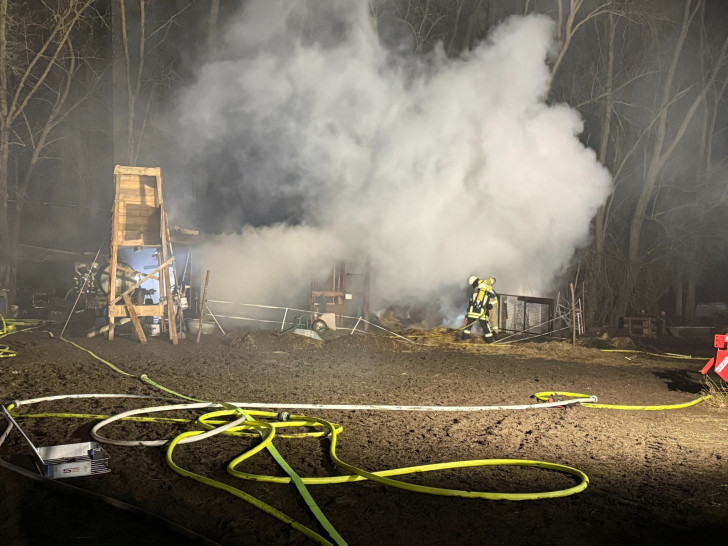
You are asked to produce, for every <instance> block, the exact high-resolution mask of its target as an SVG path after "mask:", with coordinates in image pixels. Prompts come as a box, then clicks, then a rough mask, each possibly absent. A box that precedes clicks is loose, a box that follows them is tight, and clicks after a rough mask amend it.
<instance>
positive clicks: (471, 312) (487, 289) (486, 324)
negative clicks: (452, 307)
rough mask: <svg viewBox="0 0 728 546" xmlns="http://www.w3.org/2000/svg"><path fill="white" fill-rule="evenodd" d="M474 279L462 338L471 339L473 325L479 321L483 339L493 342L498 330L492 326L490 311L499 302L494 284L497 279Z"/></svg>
mask: <svg viewBox="0 0 728 546" xmlns="http://www.w3.org/2000/svg"><path fill="white" fill-rule="evenodd" d="M474 279H475V280H474V281H473V283H472V285H471V286H472V287H473V293H472V294H471V295H470V301H469V303H468V311H467V312H466V313H465V328H464V329H463V334H462V338H463V339H470V335H471V327H472V325H473V324H475V323H476V322H479V323H480V327H481V329H482V330H483V340H484V341H485V342H486V343H493V341H495V337H494V336H493V332H494V331H497V328H491V326H490V321H489V320H488V311H490V310H491V309H493V306H494V304H496V303H497V302H498V295H497V294H496V293H495V290H493V284H492V283H493V282H494V281H495V279H488V280H481V279H478V278H477V277H474ZM469 280H470V279H469Z"/></svg>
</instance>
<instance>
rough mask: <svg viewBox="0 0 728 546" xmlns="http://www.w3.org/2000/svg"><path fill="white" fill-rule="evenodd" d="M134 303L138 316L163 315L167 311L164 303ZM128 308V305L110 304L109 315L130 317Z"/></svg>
mask: <svg viewBox="0 0 728 546" xmlns="http://www.w3.org/2000/svg"><path fill="white" fill-rule="evenodd" d="M132 305H133V306H134V312H135V313H136V314H137V316H138V317H163V316H164V313H165V305H164V304H162V303H155V304H154V305H134V304H132ZM126 308H127V306H126V305H110V306H109V316H110V317H128V316H129V313H128V312H127V309H126ZM119 324H121V322H120V323H119Z"/></svg>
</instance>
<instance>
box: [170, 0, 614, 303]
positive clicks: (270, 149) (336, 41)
mask: <svg viewBox="0 0 728 546" xmlns="http://www.w3.org/2000/svg"><path fill="white" fill-rule="evenodd" d="M552 33H553V23H552V22H551V21H550V20H549V19H548V18H546V17H544V16H528V17H525V18H524V17H516V18H511V19H508V20H507V21H506V22H505V23H503V24H502V25H500V26H499V27H498V28H497V29H495V30H494V31H493V32H492V33H491V34H490V36H489V38H488V40H487V41H486V42H483V43H482V44H481V45H479V46H478V47H477V48H475V49H474V50H473V51H471V52H469V53H467V54H465V55H463V56H462V57H461V58H458V59H448V58H447V57H446V56H445V55H444V54H443V53H442V51H441V50H437V51H435V52H434V53H433V54H430V55H429V56H428V57H427V58H421V59H419V60H417V61H415V60H413V59H411V58H410V59H403V58H401V57H398V56H397V55H395V54H393V53H391V52H388V51H387V50H386V49H385V47H384V46H383V45H382V44H381V43H380V41H379V39H378V37H377V34H376V32H375V31H374V29H373V28H372V25H371V22H370V20H369V17H368V3H367V2H348V1H340V2H336V1H328V2H303V1H299V2H291V1H269V0H266V1H260V2H253V3H251V4H250V5H249V7H248V8H247V9H246V10H245V12H244V13H243V14H241V17H240V20H239V21H238V22H236V23H235V24H234V25H233V27H232V29H231V31H230V33H229V34H228V35H227V37H226V40H225V45H224V47H223V52H222V54H221V56H220V57H219V58H221V59H224V60H219V61H216V62H211V63H209V64H206V65H205V66H203V67H201V69H200V71H199V79H198V83H197V84H195V85H193V86H191V87H190V88H188V89H187V90H186V92H185V94H184V96H183V100H182V112H181V113H180V116H179V117H180V120H181V124H182V134H187V135H194V140H193V139H190V141H189V142H188V146H189V148H188V149H189V151H190V156H191V157H192V158H193V159H194V160H197V161H201V160H202V159H203V157H204V155H205V154H213V155H214V154H219V151H220V150H226V151H227V157H226V161H235V162H238V166H237V167H238V168H237V172H239V173H241V174H240V176H239V177H238V178H239V179H233V180H231V179H228V178H227V177H226V176H225V175H223V174H221V175H220V177H219V179H218V180H214V176H213V177H212V178H213V180H214V183H216V184H221V185H229V186H232V185H235V184H241V185H246V186H247V187H248V188H251V187H252V188H254V189H255V191H254V192H253V193H254V195H255V196H256V203H253V204H252V205H253V206H256V204H257V205H258V206H259V209H258V210H259V211H262V212H264V213H265V214H267V215H268V217H269V218H270V219H271V222H275V225H270V226H269V227H265V226H263V227H260V224H261V223H264V221H263V222H261V221H260V218H258V219H257V220H256V222H254V223H257V224H258V225H259V227H251V226H248V227H244V225H243V224H245V223H250V222H251V220H249V219H246V218H244V217H242V218H241V215H240V214H236V215H233V216H234V217H231V218H230V220H229V222H228V223H226V224H225V227H226V229H227V230H228V232H229V233H230V234H229V235H224V236H219V237H217V238H215V240H214V241H212V242H210V243H209V244H207V245H206V246H205V247H204V248H203V249H202V251H201V258H200V259H201V264H200V265H201V267H202V268H203V269H210V270H211V271H212V277H211V286H210V291H211V293H212V294H213V297H223V298H225V299H230V300H233V301H238V302H247V303H270V304H289V305H292V304H294V303H295V302H294V301H293V298H294V297H295V294H296V292H298V291H301V292H305V290H306V289H307V288H309V283H310V280H311V278H312V276H313V275H316V274H318V273H322V272H326V271H329V270H330V269H331V268H332V266H333V264H334V263H335V262H336V261H337V260H341V259H345V260H348V261H349V262H353V261H358V262H359V263H362V262H363V261H364V257H365V256H369V257H370V258H371V264H372V272H373V275H372V297H373V300H374V302H375V308H377V307H378V308H381V306H382V305H384V304H386V303H388V302H392V303H394V302H396V301H398V302H402V301H404V302H413V301H421V300H433V299H434V300H444V301H443V305H444V306H445V307H447V306H448V305H452V304H453V302H452V301H450V299H451V298H450V295H451V294H453V293H457V294H458V295H459V296H460V297H462V292H463V290H464V288H465V283H466V279H467V278H468V276H469V275H471V274H476V275H480V276H482V277H488V276H495V277H497V279H498V284H497V286H496V288H497V289H499V290H500V291H501V292H509V293H522V292H525V293H528V294H535V295H547V294H548V293H547V290H548V289H549V283H550V282H552V281H553V278H554V276H555V275H557V274H558V273H559V272H560V271H561V270H562V269H563V268H564V266H565V265H567V264H568V262H569V260H570V259H571V257H572V255H573V253H574V250H575V249H576V248H577V247H579V246H580V245H583V244H584V243H585V242H586V241H587V239H588V231H589V222H590V220H591V218H592V217H593V215H594V213H595V211H596V209H597V208H598V206H599V205H600V204H601V203H602V201H603V199H604V198H605V197H606V195H607V192H608V186H609V174H608V173H607V171H606V170H604V169H603V168H602V167H601V166H600V165H599V164H598V162H597V161H596V158H595V154H594V153H593V151H591V150H589V149H586V148H585V147H584V146H583V145H582V144H581V143H580V142H579V139H578V135H579V133H580V132H581V130H582V122H581V120H580V118H579V115H578V113H577V112H576V111H575V110H572V109H570V108H568V107H567V106H565V105H560V106H547V105H546V104H545V103H544V102H543V100H542V98H543V94H544V93H545V89H546V86H547V82H548V78H549V70H548V67H547V64H546V58H547V55H548V53H549V51H550V49H551V48H552V46H553V36H552ZM210 168H213V169H214V167H212V166H210ZM213 173H214V170H213ZM248 193H249V194H251V195H252V194H253V193H251V192H248ZM281 211H284V212H285V216H286V217H285V218H282V217H281ZM454 287H455V288H456V289H457V290H454ZM377 302H378V305H377ZM459 305H460V303H458V306H459Z"/></svg>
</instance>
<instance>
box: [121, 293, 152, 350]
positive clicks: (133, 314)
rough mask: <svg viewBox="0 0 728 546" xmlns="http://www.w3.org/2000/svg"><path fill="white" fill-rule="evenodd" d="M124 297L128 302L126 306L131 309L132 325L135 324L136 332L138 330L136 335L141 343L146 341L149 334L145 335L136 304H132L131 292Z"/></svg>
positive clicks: (125, 301)
mask: <svg viewBox="0 0 728 546" xmlns="http://www.w3.org/2000/svg"><path fill="white" fill-rule="evenodd" d="M122 297H123V298H124V303H125V304H126V308H127V309H128V311H129V318H130V319H131V324H132V326H134V332H136V335H137V337H138V338H139V341H140V342H141V343H146V342H147V336H145V335H144V329H143V328H142V325H141V323H140V322H139V317H138V316H137V314H136V311H134V304H132V302H131V298H130V297H129V294H124V295H123V296H122Z"/></svg>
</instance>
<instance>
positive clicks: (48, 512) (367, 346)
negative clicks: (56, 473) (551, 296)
mask: <svg viewBox="0 0 728 546" xmlns="http://www.w3.org/2000/svg"><path fill="white" fill-rule="evenodd" d="M58 330H59V328H58V327H50V328H49V327H47V326H44V327H41V328H37V329H35V330H33V331H32V332H20V333H16V334H13V335H11V336H8V337H6V338H4V339H3V340H0V343H3V344H7V345H9V346H10V347H11V348H12V349H14V350H16V351H17V353H18V356H16V357H14V358H3V359H0V377H1V378H2V379H1V380H0V395H1V399H2V402H3V404H5V405H6V406H7V405H8V404H10V403H11V402H13V401H15V400H27V399H32V398H38V397H45V396H52V395H64V394H81V393H90V394H113V393H117V394H134V395H149V396H165V395H164V394H162V393H161V391H159V390H156V389H154V388H153V387H151V386H149V385H148V384H146V383H144V382H142V381H141V380H140V379H139V376H140V375H142V374H146V375H147V376H148V377H149V378H151V379H152V380H154V381H155V382H157V383H159V384H161V385H164V386H165V387H166V388H169V389H172V390H174V391H176V392H178V393H184V394H185V395H187V396H191V397H195V398H198V399H202V400H210V401H229V402H250V403H257V404H263V403H274V404H281V406H280V408H279V409H280V410H285V409H287V408H286V407H285V406H283V404H297V403H298V404H304V403H305V404H397V405H438V406H484V405H514V404H536V400H535V399H534V398H533V395H534V393H536V392H540V391H571V392H577V393H584V394H593V395H596V396H598V398H599V402H601V403H607V404H629V405H635V404H636V405H664V404H679V403H684V402H688V401H691V400H694V399H696V398H697V397H698V396H700V393H701V392H702V391H703V389H704V388H705V385H704V383H703V377H702V376H701V375H700V369H701V368H702V366H703V363H704V361H705V360H703V359H702V358H701V359H699V360H686V359H674V358H661V357H656V356H650V355H647V354H643V353H623V352H605V351H603V350H600V348H598V347H593V348H586V347H572V346H571V345H570V344H568V343H565V342H549V343H539V344H534V343H530V344H510V345H509V344H505V345H502V346H486V345H484V344H482V343H480V342H460V341H457V339H456V335H455V334H453V333H451V332H450V333H449V332H448V331H445V330H436V331H430V332H410V334H413V335H412V339H414V340H415V341H416V342H417V344H409V343H405V342H402V341H401V340H399V339H397V338H393V337H390V336H387V335H365V334H355V335H341V334H340V333H339V335H337V333H335V332H327V333H325V334H324V341H323V342H321V341H317V340H313V339H310V338H307V337H303V336H298V335H295V334H292V333H289V334H285V335H276V334H275V332H271V331H257V332H246V331H233V332H231V333H228V335H227V336H226V337H223V336H222V335H221V334H219V333H216V334H212V335H205V336H203V337H202V340H201V343H200V344H199V345H198V344H195V343H193V342H192V341H191V340H189V339H188V340H183V341H181V342H180V343H179V345H177V346H173V345H171V344H170V343H169V342H168V340H166V339H164V338H152V339H150V340H149V343H148V344H147V345H145V346H143V345H141V344H139V343H138V342H135V341H133V340H131V339H130V338H129V337H128V336H124V335H121V336H118V337H117V339H116V340H114V341H113V342H110V341H108V340H106V339H103V338H92V339H89V338H86V337H84V336H83V333H82V332H74V331H71V332H70V335H67V336H66V337H67V338H69V339H70V340H71V341H74V342H77V343H78V344H80V345H82V346H83V347H85V348H87V349H89V350H91V351H94V352H95V353H96V354H97V355H98V356H100V357H101V358H103V359H105V360H106V361H107V362H108V364H113V365H114V366H116V367H117V368H118V369H119V370H121V371H124V372H126V373H128V374H131V375H123V374H122V373H119V372H118V371H116V370H115V369H113V368H112V367H111V366H109V365H108V364H106V363H102V362H100V361H99V360H97V359H94V358H93V357H92V356H91V355H89V354H88V353H86V352H84V351H82V350H80V349H79V348H77V347H74V346H72V345H71V344H68V343H65V342H63V341H61V340H59V339H58V337H57V334H58ZM49 331H50V332H54V333H55V334H56V337H51V336H50V335H49V333H48V332H49ZM597 341H599V340H597ZM593 345H599V343H593ZM601 346H602V348H609V347H614V346H615V344H614V343H613V340H609V341H603V342H601ZM670 348H671V349H673V350H676V351H679V352H681V353H683V354H692V355H694V356H697V357H705V359H707V358H708V357H710V356H712V350H713V349H712V343H711V341H710V340H708V341H707V342H704V343H701V344H697V345H692V346H688V345H685V344H680V343H677V344H675V343H673V344H672V346H671V347H670ZM648 349H649V348H648ZM655 350H660V347H657V348H656V349H655ZM160 403H163V402H160V401H156V400H146V399H118V398H117V399H108V398H101V397H92V398H90V399H72V400H60V401H54V402H43V403H39V404H35V405H32V406H21V407H20V409H19V410H18V412H19V414H20V415H21V416H20V417H18V421H19V424H20V426H21V427H22V428H23V430H24V431H25V432H26V433H27V434H28V435H29V436H30V438H31V439H32V441H33V443H34V444H35V445H37V446H49V445H60V444H68V443H75V442H85V441H90V440H91V436H90V434H89V433H90V429H91V427H92V425H93V424H95V423H96V422H98V419H93V418H88V417H86V418H48V417H45V418H30V417H23V416H22V415H27V414H29V413H37V412H73V413H84V414H89V413H90V414H101V415H111V414H115V413H119V412H121V411H124V410H126V409H131V408H136V407H146V406H154V405H159V404H160ZM288 411H292V412H295V413H303V414H306V415H312V416H316V417H321V418H324V419H327V420H330V421H332V422H335V423H338V424H340V425H342V426H343V432H342V433H341V434H340V435H339V436H338V442H337V446H336V448H337V454H338V456H339V457H340V459H342V460H343V461H345V462H347V463H349V464H352V465H354V466H357V467H359V468H363V469H366V470H370V471H374V470H384V469H390V468H398V467H404V466H414V465H420V464H426V463H435V462H446V461H463V460H470V459H489V458H498V459H529V460H537V461H548V462H553V463H560V464H564V465H568V466H571V467H574V468H577V469H579V470H581V471H583V472H584V473H586V474H587V475H588V477H589V481H590V482H589V486H588V487H587V488H586V490H584V491H583V492H581V493H577V494H575V495H571V496H567V497H563V498H556V499H547V500H529V501H520V502H515V501H502V500H501V501H494V500H484V499H478V498H460V497H448V496H436V495H428V494H422V493H416V492H410V491H405V490H402V489H396V488H392V487H387V486H385V485H381V484H377V483H372V482H368V481H360V482H354V483H342V484H329V485H310V486H309V490H310V491H311V494H312V495H313V497H314V498H315V500H316V502H317V503H318V505H319V506H320V508H321V509H322V511H323V513H324V514H325V515H326V516H327V518H328V519H329V520H330V521H331V523H332V524H333V526H334V527H335V528H336V529H337V531H338V532H339V533H340V534H341V536H342V537H343V538H344V540H346V541H347V542H348V543H349V544H351V545H373V544H376V545H402V544H427V545H448V546H450V545H471V544H472V545H475V544H478V545H482V544H544V543H553V544H577V543H578V544H583V543H589V544H610V545H613V544H624V543H637V542H638V541H640V542H642V543H643V544H658V543H662V544H675V543H678V542H679V541H691V542H696V541H698V540H711V539H718V540H721V541H724V540H725V537H727V536H728V459H727V458H728V409H726V408H721V407H720V406H719V405H718V404H717V403H716V402H714V401H707V402H701V403H699V404H697V405H694V406H692V407H688V408H685V409H674V410H665V411H635V410H614V409H595V408H587V407H584V406H571V407H568V408H567V407H561V408H552V409H527V410H519V411H516V410H498V411H482V412H475V411H470V412H445V411H438V412H412V411H370V410H330V409H320V410H290V409H289V410H288ZM170 416H171V415H170ZM177 416H179V415H177ZM4 428H5V423H3V429H4ZM190 429H199V428H197V427H196V426H195V425H194V424H193V425H190V424H171V423H153V422H152V423H150V422H129V421H126V422H123V423H114V424H112V425H110V426H109V427H108V428H106V429H104V430H103V434H104V435H106V436H108V437H113V438H118V439H128V440H136V439H140V440H142V439H143V440H152V439H160V440H164V439H170V438H172V437H174V436H175V435H176V434H178V433H180V432H182V431H184V430H190ZM256 441H257V440H255V439H252V438H241V437H233V436H220V435H219V436H215V437H213V438H210V439H208V440H205V441H201V442H196V443H193V444H188V445H180V446H178V447H177V448H176V450H175V461H176V462H177V463H178V464H179V465H180V466H182V467H183V468H186V469H188V470H191V471H194V472H197V473H199V474H202V475H205V476H208V477H211V478H214V479H216V480H220V481H222V482H224V483H227V484H229V485H231V486H233V487H237V488H239V489H241V490H243V491H245V492H246V493H249V494H251V495H253V496H255V497H257V498H258V499H260V500H262V501H264V502H266V503H268V504H270V505H271V506H273V507H274V508H276V509H278V510H280V511H282V512H283V513H285V514H287V515H288V516H290V517H292V518H294V519H295V520H297V521H299V522H301V523H303V524H305V525H307V526H308V527H310V528H312V529H314V530H316V531H317V532H319V533H322V534H325V532H324V531H323V530H322V528H321V527H319V526H318V524H317V523H316V522H315V520H314V519H313V518H312V517H311V516H310V515H309V512H308V511H307V509H306V506H305V504H304V502H303V501H302V500H301V497H300V496H299V495H298V493H297V492H296V490H295V489H294V487H293V486H291V485H286V484H267V483H258V482H253V481H242V480H240V479H238V478H235V477H232V476H230V475H228V474H227V473H226V466H227V464H228V463H229V462H230V461H231V460H232V459H233V458H234V457H237V456H238V455H239V454H240V453H242V452H243V451H245V450H246V449H248V448H249V447H250V446H252V445H253V444H254V443H255V442H256ZM275 446H276V447H277V449H278V451H279V452H280V453H281V454H282V455H283V457H284V458H285V459H286V460H287V461H288V463H289V464H290V465H291V466H292V467H293V468H294V469H295V470H296V471H297V472H298V473H299V474H300V475H302V476H332V475H339V474H341V473H342V472H341V471H340V470H338V469H337V467H336V466H335V465H334V463H333V462H332V461H331V459H330V458H329V455H328V449H329V441H328V440H327V439H325V438H324V439H321V438H299V439H293V438H288V439H287V438H277V439H276V440H275ZM104 449H105V450H106V452H107V453H108V454H109V466H110V467H111V471H110V472H109V473H106V474H99V475H94V476H83V477H76V478H73V479H66V480H55V481H53V480H38V479H31V478H30V477H27V476H25V475H21V474H18V473H16V472H13V471H10V470H8V469H7V468H0V497H1V498H2V509H1V510H0V536H2V537H3V539H2V541H3V543H4V544H8V545H35V544H104V545H116V544H118V545H122V544H124V545H126V544H155V545H167V544H169V545H171V544H175V545H185V544H203V543H204V544H213V543H217V544H221V545H238V544H266V545H268V544H275V545H278V544H312V543H313V542H312V541H311V540H310V539H308V538H306V537H305V536H303V535H302V534H301V533H299V532H298V531H296V530H294V529H292V528H290V527H289V526H287V525H286V524H284V523H282V522H280V521H279V520H277V519H275V518H274V517H272V516H270V515H268V514H265V513H263V512H262V511H260V510H259V509H257V508H255V507H253V506H251V505H250V504H248V503H246V502H245V501H243V500H241V499H240V498H237V497H235V496H233V495H231V494H229V493H227V492H225V491H222V490H219V489H215V488H212V487H210V486H207V485H205V484H202V483H199V482H197V481H194V480H192V479H189V478H185V477H182V476H180V475H178V474H176V473H175V472H173V471H172V470H171V469H170V468H169V467H168V466H167V464H166V463H165V455H164V454H165V448H164V447H124V446H117V445H112V444H105V445H104ZM0 457H1V458H2V459H3V460H4V461H7V462H8V463H11V464H13V465H16V466H19V467H22V468H25V469H27V470H29V471H30V473H31V474H34V475H38V472H37V470H35V468H34V464H33V458H32V457H31V455H30V448H29V446H28V444H27V442H26V441H25V440H24V439H23V438H22V436H21V435H20V434H19V433H18V431H17V430H12V431H11V432H10V433H9V435H8V437H7V439H6V440H5V442H4V443H3V444H2V446H0ZM239 469H242V470H246V471H250V472H257V473H262V474H275V475H282V471H281V470H279V469H277V465H276V464H275V463H274V462H273V461H272V460H271V457H270V456H269V455H268V454H267V452H265V451H263V452H261V453H259V454H258V455H256V456H255V457H252V458H251V459H249V460H248V461H246V462H245V463H244V464H241V465H240V466H239ZM401 479H403V480H406V481H409V482H412V483H417V484H424V485H431V486H436V487H448V488H454V489H463V490H472V491H494V492H523V493H535V492H543V491H550V490H558V489H565V488H569V487H572V486H574V485H576V484H577V483H579V481H578V480H577V479H576V478H574V477H573V476H569V475H564V474H561V473H558V472H553V471H548V470H543V469H538V468H527V467H510V466H499V467H482V468H462V469H453V470H444V471H438V472H430V473H424V474H415V475H409V476H403V477H401ZM69 486H71V487H72V489H70V490H69ZM104 499H117V500H119V501H123V502H124V503H127V505H124V506H114V505H113V503H112V504H110V503H109V501H106V500H104ZM128 505H131V506H134V507H136V508H137V509H138V510H137V511H133V510H130V509H129V506H128Z"/></svg>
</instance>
